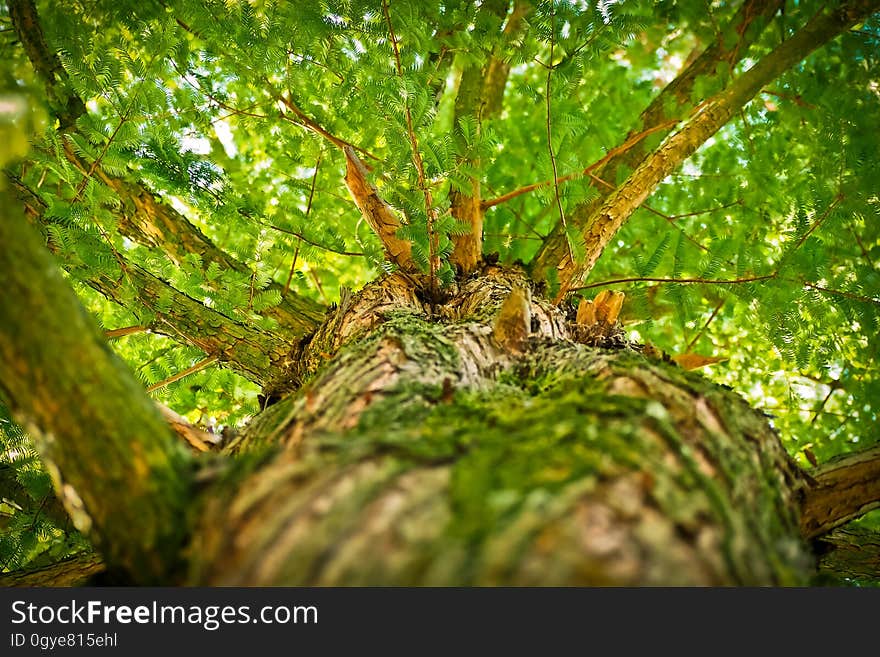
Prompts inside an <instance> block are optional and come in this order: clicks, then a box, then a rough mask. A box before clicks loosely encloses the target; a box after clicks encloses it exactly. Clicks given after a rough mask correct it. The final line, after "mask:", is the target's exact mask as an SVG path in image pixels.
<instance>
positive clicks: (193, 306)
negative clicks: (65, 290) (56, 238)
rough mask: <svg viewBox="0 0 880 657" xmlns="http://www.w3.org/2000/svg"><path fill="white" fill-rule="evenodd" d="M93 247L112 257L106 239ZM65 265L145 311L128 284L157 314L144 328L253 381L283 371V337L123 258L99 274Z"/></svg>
mask: <svg viewBox="0 0 880 657" xmlns="http://www.w3.org/2000/svg"><path fill="white" fill-rule="evenodd" d="M43 209H44V208H41V209H40V210H41V211H40V212H39V213H38V214H35V215H32V216H34V219H35V221H36V222H37V223H39V224H40V225H43V226H45V225H49V223H50V222H49V220H47V219H46V218H45V217H44V216H43V213H42V210H43ZM50 248H51V244H50ZM90 248H92V250H93V251H95V252H101V251H102V250H104V249H107V251H104V254H105V255H106V256H108V257H106V258H105V259H106V260H107V261H108V262H109V261H110V257H109V249H108V247H106V246H105V245H103V244H102V243H100V242H95V243H94V244H92V245H91V246H90ZM65 268H66V269H67V270H68V271H69V272H71V273H72V274H73V275H74V276H75V277H76V278H78V279H79V280H81V281H82V282H84V283H85V284H86V285H88V286H89V287H91V288H92V289H94V290H95V291H97V292H99V293H100V294H102V295H103V296H104V297H106V298H107V299H109V300H110V301H113V302H114V303H118V304H119V305H121V306H123V307H128V308H129V309H130V310H132V311H133V312H134V313H135V314H138V313H142V309H141V308H139V307H134V308H132V307H131V305H132V304H131V294H130V293H129V292H127V291H126V286H127V285H130V286H131V287H132V288H133V289H134V292H135V295H136V299H137V301H138V302H140V304H142V305H143V307H144V308H146V309H147V310H148V311H149V312H150V313H151V315H153V317H151V320H152V321H150V322H148V323H147V324H148V325H147V326H145V327H144V328H148V329H149V330H151V331H154V332H156V333H161V334H163V335H167V336H169V337H171V338H173V339H175V340H178V341H180V342H183V343H185V344H189V345H193V346H195V347H198V348H199V349H201V350H203V351H204V352H205V353H206V354H207V355H208V356H209V357H214V358H216V359H217V360H219V361H220V362H221V363H223V364H225V365H226V366H227V367H229V368H230V369H233V370H235V371H236V372H238V373H239V374H241V375H242V376H244V377H246V378H248V379H250V380H251V381H254V382H257V383H265V382H266V381H268V380H269V379H270V378H271V377H273V376H275V374H277V373H278V372H279V371H280V370H278V368H279V367H281V366H282V365H281V363H282V362H283V360H284V358H285V355H286V352H287V348H288V347H287V346H286V345H287V343H286V341H285V340H284V339H283V338H282V337H281V336H279V335H277V334H275V333H271V332H267V331H263V330H260V329H257V328H254V327H251V326H248V325H245V324H242V323H241V322H237V321H235V320H234V319H232V318H230V317H228V316H226V315H224V314H222V313H220V312H218V311H216V310H214V309H212V308H208V307H207V306H205V305H204V304H203V303H201V302H199V301H197V300H195V299H193V298H192V297H190V296H188V295H186V294H184V293H182V292H180V291H179V290H177V289H176V288H174V287H172V286H171V285H169V284H168V283H167V282H165V281H163V280H162V279H160V278H158V277H157V276H154V275H153V274H151V273H150V272H148V271H146V270H145V269H143V268H141V267H139V266H137V265H134V264H131V263H126V262H124V261H121V262H120V263H119V267H118V268H114V267H113V266H112V265H107V266H105V267H104V270H103V271H101V272H95V271H92V270H86V271H82V270H81V268H79V267H77V266H76V265H75V264H72V263H66V264H65ZM105 337H106V336H105Z"/></svg>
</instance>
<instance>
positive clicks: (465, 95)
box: [449, 0, 531, 272]
mask: <svg viewBox="0 0 880 657" xmlns="http://www.w3.org/2000/svg"><path fill="white" fill-rule="evenodd" d="M508 5H509V2H508V1H507V0H492V1H491V2H488V1H487V2H484V3H483V4H482V5H480V9H479V10H478V19H477V21H476V22H477V24H480V23H481V22H483V21H495V20H497V21H499V22H500V21H501V20H503V19H504V17H505V16H506V17H507V23H506V24H505V26H504V28H503V29H502V36H503V38H505V39H507V40H510V39H512V38H514V37H515V36H516V35H517V34H518V33H519V32H520V31H521V30H522V26H523V24H524V22H525V21H524V18H525V16H526V15H527V14H528V13H529V11H531V7H530V6H529V5H528V3H526V2H522V1H521V0H515V2H514V4H513V8H512V9H511V10H510V13H509V14H508ZM509 74H510V62H508V61H506V60H504V59H503V58H501V57H499V56H498V55H497V48H496V49H493V51H492V52H490V53H488V55H487V59H486V62H485V64H483V65H482V66H479V65H477V64H471V65H470V66H466V67H465V68H464V70H463V71H462V73H461V80H460V82H459V85H458V93H457V94H456V97H455V112H454V118H453V121H454V124H455V125H456V126H458V124H459V121H460V120H461V119H462V118H464V117H466V116H471V117H474V118H476V120H477V125H478V127H479V126H480V125H481V123H482V121H483V119H485V118H489V117H491V116H494V115H496V114H497V113H498V112H500V111H501V101H502V99H503V97H504V88H505V86H506V85H507V78H508V76H509ZM458 165H459V166H461V165H466V166H468V167H477V166H478V165H479V162H477V161H476V160H474V159H469V158H463V159H460V160H459V162H458ZM469 184H470V191H469V192H461V191H458V190H453V191H451V192H450V197H449V201H450V209H451V212H452V216H453V217H455V218H456V219H457V220H458V221H461V222H464V223H467V224H469V225H470V227H471V229H470V231H469V232H468V233H467V234H464V235H453V236H452V242H453V245H454V248H453V251H452V255H451V256H450V261H451V262H452V263H453V264H455V265H458V266H459V267H460V268H461V269H462V271H464V272H469V271H472V270H473V269H474V267H476V265H477V262H479V260H480V256H481V255H482V251H483V214H484V213H485V209H486V208H485V207H484V206H483V204H482V202H481V199H480V194H481V190H480V180H479V178H476V177H473V176H471V177H469Z"/></svg>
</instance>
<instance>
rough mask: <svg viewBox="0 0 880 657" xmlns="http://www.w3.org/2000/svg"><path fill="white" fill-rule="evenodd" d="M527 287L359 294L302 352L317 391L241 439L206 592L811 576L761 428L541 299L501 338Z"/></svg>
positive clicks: (795, 482) (715, 394)
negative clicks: (425, 294)
mask: <svg viewBox="0 0 880 657" xmlns="http://www.w3.org/2000/svg"><path fill="white" fill-rule="evenodd" d="M527 286H528V283H527V282H526V280H525V279H524V278H523V276H522V275H521V273H519V272H516V271H510V270H504V269H501V268H499V267H495V266H491V265H490V266H484V267H483V271H482V272H481V275H480V277H478V278H476V277H475V278H472V279H471V280H470V281H468V282H465V283H464V284H462V285H461V286H460V289H458V290H456V292H455V294H454V295H453V297H452V298H451V299H450V300H448V301H447V303H445V304H444V305H443V306H442V307H434V308H432V307H431V306H430V305H427V304H423V303H422V302H421V301H419V299H418V298H417V297H416V295H415V294H413V292H412V290H411V289H410V288H409V287H407V285H406V284H405V279H403V278H402V277H396V276H391V277H388V278H386V279H384V280H382V281H379V282H377V283H374V284H372V285H370V286H368V287H367V288H365V290H364V291H363V292H362V293H361V294H359V295H358V296H356V297H354V298H351V299H347V300H345V299H344V300H343V303H341V304H340V307H339V308H338V309H337V311H336V312H335V314H334V315H333V316H331V317H330V318H329V319H328V321H327V323H326V324H325V326H324V328H323V329H322V330H321V331H319V333H318V334H317V335H316V336H315V338H314V339H313V340H312V342H311V343H310V344H308V345H306V346H304V347H301V348H300V350H299V351H298V353H297V354H296V357H297V358H298V359H299V362H300V363H302V365H301V367H300V369H299V370H298V371H297V372H295V373H294V372H291V374H290V377H291V381H294V382H295V384H296V385H297V386H300V384H301V382H302V381H304V380H308V383H307V384H306V385H304V386H301V387H299V388H298V390H297V391H295V392H293V393H288V394H287V395H286V396H284V395H282V399H281V400H280V401H278V402H277V403H274V404H272V405H270V406H269V407H268V408H267V409H266V410H265V411H264V412H263V413H262V414H261V415H260V416H258V417H256V418H255V419H254V420H253V422H252V423H251V425H250V426H249V427H248V429H247V431H246V432H244V433H243V434H242V435H241V436H239V438H238V439H237V440H236V441H235V442H234V443H233V444H231V445H230V446H229V447H228V451H230V452H235V453H238V454H240V455H246V454H252V455H253V456H252V457H251V458H244V459H242V461H243V462H245V463H248V464H249V465H247V466H244V467H243V468H242V469H238V470H236V471H227V472H224V474H223V475H222V476H220V477H219V480H218V481H217V483H216V484H215V485H214V487H213V491H212V492H211V493H209V494H208V496H207V497H208V499H209V501H208V502H207V504H206V507H205V508H204V510H203V512H202V513H201V514H200V517H201V519H200V521H199V523H198V526H197V528H196V530H195V532H194V536H195V539H194V544H193V546H192V549H191V550H190V553H191V554H193V555H197V556H196V558H195V560H194V561H193V562H192V564H191V565H192V569H191V572H190V575H189V577H190V582H191V583H194V584H211V585H268V584H285V585H404V584H418V585H422V584H425V585H569V584H578V585H636V584H640V585H643V584H657V585H722V584H753V585H755V584H804V583H806V582H807V581H808V578H809V576H810V573H811V570H812V560H811V558H810V557H809V555H808V552H807V550H806V546H805V544H804V543H803V542H802V540H801V538H800V531H799V517H798V515H799V514H798V509H799V506H800V504H799V496H800V495H801V491H802V489H803V488H804V487H805V486H806V479H805V477H804V476H803V475H802V474H801V472H800V470H799V469H798V468H797V467H796V466H795V465H794V464H793V463H792V461H791V460H790V459H789V457H788V456H787V454H786V452H785V451H784V449H783V447H782V445H781V444H780V442H779V440H778V439H777V437H776V435H775V434H774V433H773V431H772V430H771V428H770V427H769V425H768V424H767V422H766V420H765V419H764V418H763V417H762V416H760V415H759V414H757V413H756V412H755V411H753V410H751V409H750V408H749V407H748V406H747V405H746V403H745V402H744V401H743V400H742V399H741V398H740V397H738V396H737V395H736V394H735V393H733V392H731V391H730V390H727V389H724V388H721V387H719V386H717V385H713V384H710V383H708V382H707V381H705V380H704V379H702V378H700V377H698V376H694V375H692V374H688V373H686V372H684V371H682V370H680V369H678V368H677V367H676V366H675V365H673V364H671V363H668V362H663V361H661V360H652V359H650V358H648V357H646V356H645V355H643V354H641V353H640V352H639V350H638V348H637V347H636V346H634V345H630V344H628V343H626V342H625V341H623V340H620V339H619V338H617V339H616V340H609V339H606V341H605V343H606V344H612V343H616V346H617V347H618V348H617V349H610V350H609V349H600V348H596V347H592V346H589V345H584V344H577V343H575V342H573V341H572V340H571V339H570V337H571V334H572V333H573V332H572V331H571V326H570V324H569V323H568V320H567V318H566V317H564V316H563V315H562V314H561V313H560V312H559V311H558V310H556V309H555V308H554V307H553V306H551V305H550V304H549V303H547V302H545V301H543V300H541V299H540V297H539V295H538V294H537V293H536V292H535V293H531V292H530V294H529V295H527V296H531V297H532V298H531V300H530V301H529V303H528V304H526V306H525V314H526V319H527V321H528V323H527V326H528V329H529V333H530V335H528V337H527V339H526V340H524V341H522V342H520V343H519V344H517V345H511V344H510V343H508V344H506V345H505V344H504V343H503V341H500V340H499V339H498V335H499V334H498V324H497V322H495V323H494V324H493V321H494V317H495V316H496V315H497V313H498V310H499V308H500V307H502V306H503V305H504V300H505V299H507V298H508V297H509V296H510V295H511V293H512V291H513V290H517V289H527ZM277 391H278V389H276V392H277ZM270 446H281V447H282V448H283V449H282V451H280V452H278V453H274V454H272V455H271V456H267V455H266V449H267V448H270ZM267 460H268V463H267ZM258 463H259V465H257V464H258Z"/></svg>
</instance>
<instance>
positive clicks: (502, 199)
mask: <svg viewBox="0 0 880 657" xmlns="http://www.w3.org/2000/svg"><path fill="white" fill-rule="evenodd" d="M676 123H678V120H673V121H666V122H665V123H662V124H660V125H656V126H653V127H651V128H648V129H647V130H643V131H642V132H639V133H638V134H635V135H633V136H632V137H630V138H629V139H627V140H626V141H625V142H624V143H622V144H621V145H620V146H615V147H614V148H612V149H611V150H609V151H608V152H607V153H606V154H605V155H604V156H602V158H601V159H599V160H596V161H595V162H593V163H592V164H591V165H590V166H588V167H587V168H586V169H583V170H581V171H575V172H574V173H568V174H566V175H564V176H559V177H558V178H556V179H555V182H556V183H562V182H568V181H569V180H574V179H576V178H580V177H582V176H590V174H591V173H592V172H593V171H595V170H596V169H598V168H599V167H602V166H604V165H605V164H606V163H607V162H608V161H609V160H610V159H611V158H614V157H617V156H618V155H620V154H621V153H624V152H626V151H628V150H629V149H630V148H632V147H633V146H635V145H636V144H638V143H639V142H640V141H641V140H642V139H644V138H645V137H647V136H648V135H650V134H652V133H655V132H657V131H658V130H665V129H666V128H669V127H670V126H673V125H675V124H676ZM590 178H591V179H592V180H593V181H594V182H599V183H601V184H606V185H608V186H609V187H611V188H612V189H613V188H614V186H613V185H611V184H610V183H605V181H604V180H602V179H601V178H596V177H595V176H590ZM553 184H554V181H553V180H542V181H541V182H537V183H532V184H530V185H525V186H524V187H520V188H519V189H514V190H513V191H510V192H507V193H506V194H502V195H501V196H498V197H497V198H492V199H487V200H485V201H483V202H482V203H481V204H480V205H481V206H482V208H483V209H484V210H487V209H488V208H492V207H495V206H496V205H500V204H502V203H506V202H507V201H510V200H511V199H514V198H516V197H517V196H521V195H522V194H528V193H529V192H533V191H535V190H536V189H542V188H544V187H549V186H550V185H553Z"/></svg>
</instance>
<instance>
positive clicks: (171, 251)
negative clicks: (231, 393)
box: [9, 0, 323, 338]
mask: <svg viewBox="0 0 880 657" xmlns="http://www.w3.org/2000/svg"><path fill="white" fill-rule="evenodd" d="M9 7H10V17H11V18H12V22H13V26H14V27H15V31H16V35H17V36H18V38H19V40H20V41H21V43H22V46H23V47H24V49H25V53H26V54H27V56H28V59H29V60H30V61H31V64H32V65H33V67H34V70H35V71H36V72H37V74H38V75H39V76H40V77H41V78H42V80H43V82H44V84H45V88H46V90H47V95H48V96H49V98H50V104H52V108H53V110H54V111H55V112H56V115H57V116H58V118H59V123H60V125H61V128H62V130H64V131H73V130H76V125H75V123H76V119H78V118H79V117H80V116H82V115H83V114H85V113H86V108H85V105H84V104H83V102H82V99H80V98H79V97H78V96H77V95H76V94H75V93H74V92H73V91H72V88H71V86H70V85H69V84H66V80H67V73H66V71H65V70H64V68H63V67H62V66H61V62H60V61H59V59H58V57H57V55H55V53H54V51H52V50H51V49H50V48H49V46H48V44H47V43H46V40H45V37H44V36H43V30H42V27H41V26H40V22H39V16H38V14H37V11H36V7H35V5H34V2H33V0H11V1H10V2H9ZM59 83H60V84H59ZM120 125H121V124H120ZM117 129H118V128H117ZM64 153H65V156H66V157H67V159H68V160H70V161H71V162H72V163H73V164H74V165H75V166H77V168H79V169H80V170H82V171H86V172H88V177H91V175H94V176H95V177H97V178H98V179H99V180H101V181H102V182H103V183H104V184H105V185H107V186H108V187H110V188H111V189H112V190H113V191H115V192H116V194H117V195H118V196H119V198H120V200H121V201H122V204H121V206H120V207H119V209H118V210H117V211H116V217H117V221H118V228H119V231H120V233H122V234H123V235H125V236H126V237H128V238H130V239H132V240H134V241H136V242H139V243H142V244H146V245H149V246H154V247H157V248H160V249H162V250H163V251H164V252H165V253H167V254H168V256H169V257H170V258H171V259H172V260H173V261H174V262H178V263H179V262H181V261H183V259H184V258H185V257H186V256H187V255H189V254H195V255H197V256H199V258H200V260H201V262H202V263H203V265H204V266H205V267H207V266H208V265H210V264H211V263H215V262H216V263H217V264H218V265H220V266H221V267H222V268H224V269H231V270H233V271H237V272H240V273H245V274H248V275H250V274H251V271H250V268H249V267H248V266H247V265H245V264H244V263H242V262H239V261H237V260H236V259H235V258H233V257H231V256H230V255H229V254H227V253H226V252H224V251H223V250H222V249H220V248H219V247H217V246H216V245H215V244H214V243H213V242H211V240H210V239H208V237H206V236H205V235H204V234H203V233H202V232H201V231H200V230H199V229H198V228H197V227H196V226H194V225H193V224H192V223H190V222H189V221H188V220H187V219H186V218H185V217H184V216H183V215H181V214H180V213H178V212H177V211H176V210H174V209H173V208H172V207H170V206H168V205H166V204H164V203H162V202H161V200H160V199H159V198H157V197H156V195H155V194H153V193H152V192H151V191H149V190H148V189H147V188H146V187H144V186H143V185H142V184H139V183H131V182H128V181H126V180H123V179H121V178H117V177H115V176H111V175H109V174H107V172H106V171H104V170H103V168H102V167H101V166H100V165H99V162H100V158H99V159H97V160H95V161H94V162H93V163H91V164H90V165H88V164H86V163H84V162H82V161H81V160H80V159H79V157H78V156H77V155H76V153H74V151H73V149H72V148H71V147H70V145H69V144H68V143H67V142H66V141H65V148H64ZM270 287H271V288H276V287H277V288H278V289H279V290H280V289H281V286H280V285H278V284H277V283H272V284H271V285H270ZM263 314H265V315H266V316H267V317H272V318H274V319H276V320H277V321H278V323H279V325H280V326H282V327H285V328H286V329H287V330H288V331H289V333H290V336H291V337H294V338H296V337H302V336H303V335H306V334H307V333H310V332H312V331H313V330H314V329H315V328H316V327H317V326H318V324H319V323H320V322H321V320H322V317H323V314H322V309H321V307H320V305H319V304H317V303H315V302H314V301H312V300H310V299H306V298H303V297H298V296H296V295H285V296H284V298H283V300H282V303H281V304H279V305H278V306H273V307H271V308H267V309H266V311H265V312H264V313H263Z"/></svg>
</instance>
